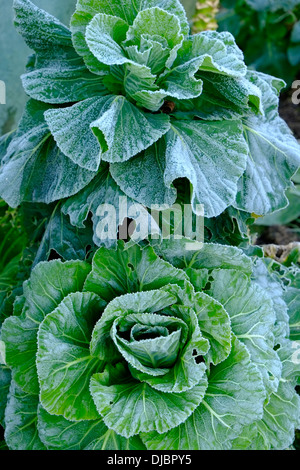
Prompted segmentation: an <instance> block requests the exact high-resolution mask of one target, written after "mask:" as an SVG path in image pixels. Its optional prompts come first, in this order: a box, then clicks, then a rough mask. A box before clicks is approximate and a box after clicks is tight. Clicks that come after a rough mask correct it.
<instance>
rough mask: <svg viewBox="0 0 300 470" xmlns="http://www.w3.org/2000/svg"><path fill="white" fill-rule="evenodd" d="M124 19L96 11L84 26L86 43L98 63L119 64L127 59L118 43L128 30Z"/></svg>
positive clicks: (122, 39)
mask: <svg viewBox="0 0 300 470" xmlns="http://www.w3.org/2000/svg"><path fill="white" fill-rule="evenodd" d="M128 28H129V26H128V24H127V23H126V21H124V20H122V19H121V18H117V17H115V16H111V15H106V14H104V13H98V14H97V15H95V16H94V18H93V19H92V21H91V22H90V23H89V24H88V26H87V28H86V35H85V39H86V43H87V45H88V47H89V49H90V51H91V52H92V54H93V55H94V56H95V57H96V58H97V59H98V60H99V62H100V63H102V64H106V65H117V64H118V65H121V64H125V63H126V62H128V61H129V59H128V58H127V57H126V55H125V53H124V51H123V49H122V47H121V46H120V44H121V43H122V41H124V39H125V37H126V32H127V31H128Z"/></svg>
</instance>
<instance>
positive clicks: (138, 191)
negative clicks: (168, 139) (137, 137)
mask: <svg viewBox="0 0 300 470" xmlns="http://www.w3.org/2000/svg"><path fill="white" fill-rule="evenodd" d="M165 152H166V144H165V140H164V139H160V140H159V141H158V142H156V143H155V144H153V145H152V146H151V147H149V148H148V149H146V150H145V151H144V152H141V153H140V154H138V155H137V156H136V157H134V158H133V159H131V160H130V161H128V162H123V163H115V164H114V163H113V164H112V165H111V166H110V173H111V175H112V177H113V179H114V180H115V181H116V183H117V184H118V185H119V186H120V188H121V189H122V191H124V193H125V194H126V195H127V196H129V197H131V198H133V199H134V200H136V201H138V202H139V203H140V204H143V205H145V206H146V207H149V208H151V206H152V207H153V205H158V206H163V207H165V206H168V207H169V206H172V205H173V204H174V203H175V201H176V190H175V188H174V187H173V186H172V185H171V187H170V188H168V187H166V185H165V182H164V172H165V168H166V161H165ZM153 181H155V182H156V184H155V185H154V184H153Z"/></svg>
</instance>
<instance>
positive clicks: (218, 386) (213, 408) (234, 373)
mask: <svg viewBox="0 0 300 470" xmlns="http://www.w3.org/2000/svg"><path fill="white" fill-rule="evenodd" d="M232 346H233V347H232V351H231V354H230V355H229V357H228V359H226V361H224V362H222V363H221V364H219V365H218V366H216V367H213V368H212V369H211V372H210V375H209V385H208V388H207V391H206V393H205V397H204V400H203V401H202V403H201V405H200V406H199V407H198V408H197V409H196V410H195V411H194V413H193V414H192V415H191V416H190V417H189V418H188V419H187V420H186V421H185V422H184V423H183V424H181V425H180V426H179V427H177V428H174V429H171V430H170V431H169V432H167V433H164V434H161V433H160V434H158V433H157V432H156V433H149V434H143V435H142V439H143V441H144V442H145V444H146V446H147V448H148V449H149V450H191V449H193V450H212V449H214V450H228V449H230V448H231V441H232V440H233V439H234V438H235V437H236V436H238V435H239V433H240V432H241V430H242V428H243V427H244V426H246V425H247V424H249V423H252V422H253V421H255V420H256V419H259V418H260V417H261V416H262V413H263V402H264V399H265V390H264V386H263V383H262V380H261V376H260V374H259V372H258V370H257V368H256V367H255V366H254V365H253V364H252V363H251V361H250V357H249V353H248V352H247V349H246V347H245V346H244V345H243V344H242V343H241V342H240V341H238V340H237V339H236V338H233V343H232Z"/></svg>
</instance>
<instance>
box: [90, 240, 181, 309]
mask: <svg viewBox="0 0 300 470" xmlns="http://www.w3.org/2000/svg"><path fill="white" fill-rule="evenodd" d="M186 279H187V277H186V275H185V273H184V272H182V271H179V270H178V269H176V268H174V266H172V265H171V264H169V263H168V262H166V261H163V260H162V259H160V258H159V257H158V256H157V255H156V254H155V252H154V251H153V249H152V248H151V247H145V248H144V249H142V248H140V247H139V246H138V245H133V246H131V247H128V248H126V247H125V249H124V245H123V244H122V242H119V248H118V250H117V251H112V250H107V249H106V248H100V249H99V250H98V251H97V252H96V253H95V255H94V258H93V267H92V271H91V273H90V274H89V276H88V277H87V279H86V282H85V286H84V289H85V291H88V292H94V293H95V294H97V295H99V296H100V297H101V298H102V299H104V300H106V301H107V302H109V301H111V300H113V299H114V298H115V297H118V296H120V295H123V294H127V293H132V292H140V291H151V290H155V289H160V288H161V287H163V286H166V285H169V284H178V285H179V286H183V285H184V281H185V280H186Z"/></svg>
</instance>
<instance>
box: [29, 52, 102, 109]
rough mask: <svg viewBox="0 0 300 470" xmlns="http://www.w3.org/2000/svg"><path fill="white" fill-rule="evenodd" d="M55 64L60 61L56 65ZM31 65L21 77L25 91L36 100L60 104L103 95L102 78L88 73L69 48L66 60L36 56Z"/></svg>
mask: <svg viewBox="0 0 300 470" xmlns="http://www.w3.org/2000/svg"><path fill="white" fill-rule="evenodd" d="M57 63H60V67H59V68H58V67H57ZM35 68H36V70H33V71H31V72H29V73H26V74H24V75H22V77H21V78H22V84H23V88H24V90H25V91H26V93H27V94H28V95H29V96H30V97H31V98H34V99H36V100H39V101H43V102H45V103H52V104H64V103H73V102H76V101H80V100H84V99H86V98H90V97H91V96H103V95H106V94H107V88H106V87H105V86H104V85H103V82H102V79H99V78H98V77H97V76H95V75H93V74H92V73H90V72H89V71H88V70H87V69H86V67H85V65H84V64H83V63H82V61H81V59H80V58H78V56H76V55H75V54H74V52H73V51H72V53H69V57H68V61H66V63H64V62H63V61H62V59H61V57H60V55H59V54H58V57H53V58H52V61H49V62H46V59H43V60H41V59H40V61H39V62H37V63H36V65H35Z"/></svg>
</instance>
